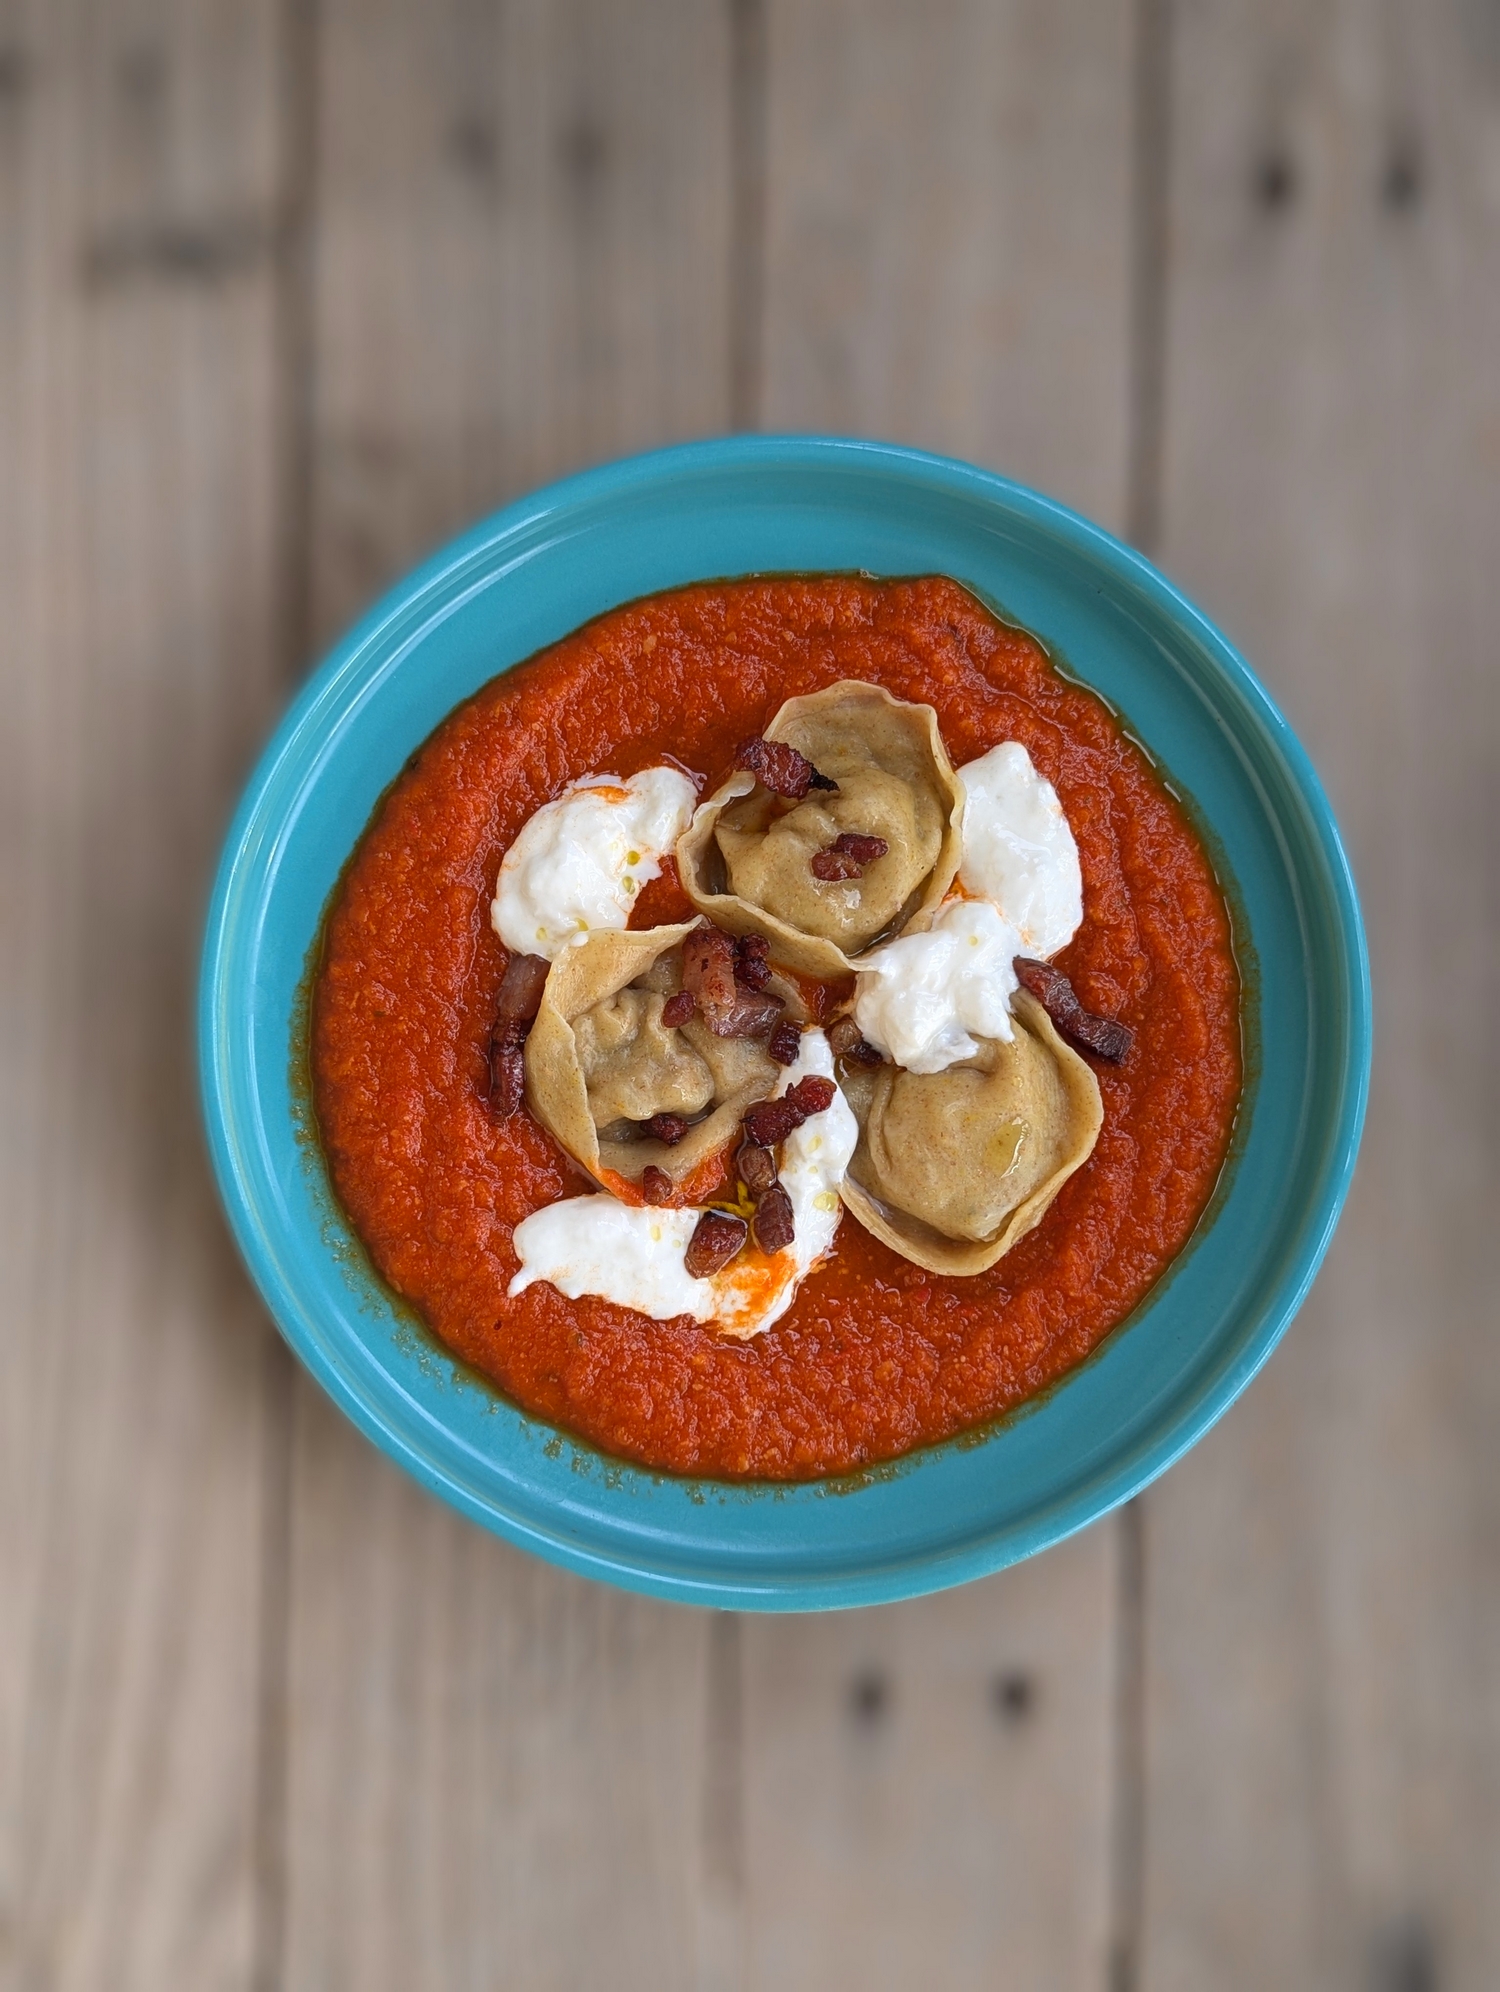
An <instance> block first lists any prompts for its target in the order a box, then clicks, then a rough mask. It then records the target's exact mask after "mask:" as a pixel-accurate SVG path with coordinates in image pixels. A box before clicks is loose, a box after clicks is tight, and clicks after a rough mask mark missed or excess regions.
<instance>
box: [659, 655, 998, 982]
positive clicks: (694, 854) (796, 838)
mask: <svg viewBox="0 0 1500 1992" xmlns="http://www.w3.org/2000/svg"><path fill="white" fill-rule="evenodd" d="M765 738H766V739H767V740H768V741H775V742H778V743H784V744H785V745H788V746H791V747H795V748H796V749H797V750H798V752H799V753H800V754H803V755H805V756H806V758H807V759H808V760H809V761H811V762H812V763H813V765H814V766H815V767H816V769H817V770H818V772H819V773H820V774H821V775H824V776H827V777H829V778H831V780H832V781H833V782H836V783H837V789H836V791H833V790H829V789H822V788H816V787H815V788H812V789H810V790H809V791H808V793H807V794H806V796H805V797H803V798H802V799H801V800H798V801H795V802H788V801H787V800H785V799H784V798H783V797H781V796H779V795H776V794H773V793H772V792H771V791H770V790H769V789H767V788H766V787H764V786H763V785H761V784H759V783H757V781H756V779H755V777H754V776H753V775H750V774H746V773H742V774H738V775H735V776H734V777H733V778H732V779H731V780H730V781H728V782H726V783H725V785H724V786H723V787H722V788H721V789H720V790H719V791H718V792H717V793H716V794H715V795H713V796H712V797H710V799H709V800H708V801H707V802H706V803H705V804H704V805H703V807H702V808H701V809H699V811H698V812H697V815H696V816H695V817H694V819H693V822H692V824H691V825H690V827H689V828H688V830H687V831H686V832H685V833H684V835H683V836H682V838H681V839H680V840H679V842H678V845H677V866H678V872H679V874H680V876H681V879H682V883H683V887H684V889H685V890H686V892H687V894H688V897H689V898H690V899H691V900H692V902H693V904H694V905H695V906H696V907H697V908H698V909H699V911H700V912H703V913H706V914H707V915H708V916H709V918H710V919H711V920H713V921H714V923H715V924H716V925H717V926H720V927H722V928H724V929H725V930H726V931H728V932H730V933H735V934H747V933H757V934H762V935H764V936H765V938H766V939H767V940H768V941H769V942H770V944H771V950H772V954H773V955H774V957H775V958H776V959H777V960H778V961H781V962H784V963H786V964H787V966H789V967H791V968H794V969H797V970H800V971H801V972H802V973H803V974H807V975H815V976H822V977H828V978H831V977H837V976H843V975H847V974H849V973H850V971H851V969H852V968H853V967H854V965H855V963H856V962H857V959H858V957H859V956H860V955H861V954H863V953H864V952H865V951H866V950H868V949H869V948H871V947H873V946H874V945H875V944H876V943H877V942H878V941H883V940H888V939H890V938H891V937H892V936H893V935H895V934H898V933H900V932H901V931H902V929H903V928H904V927H905V926H906V925H908V923H909V922H910V921H911V920H912V919H913V918H914V917H915V916H916V915H917V914H918V913H920V912H924V911H926V910H929V909H931V908H934V907H936V906H937V905H938V904H939V903H940V902H941V900H942V898H943V895H944V894H945V893H946V892H947V890H948V888H949V886H950V885H951V884H952V883H953V879H954V876H955V874H956V873H957V870H958V864H959V858H960V855H961V840H962V814H963V791H962V789H961V787H960V785H959V782H958V779H957V777H956V776H955V774H954V772H953V768H952V764H951V763H950V762H949V759H948V755H947V751H946V749H945V748H944V746H943V742H942V738H941V736H940V734H939V732H938V725H937V715H936V714H935V713H934V712H933V710H932V708H931V706H925V705H911V704H907V703H905V702H903V701H902V700H899V699H894V698H892V697H891V695H890V693H889V692H887V691H884V690H883V689H882V688H881V687H879V686H877V685H867V684H861V683H859V682H858V681H857V680H852V679H847V680H844V681H842V682H840V683H839V684H836V685H830V686H829V687H828V688H827V689H826V690H825V691H821V692H815V693H813V694H812V695H811V696H810V697H807V698H797V699H789V700H788V701H787V702H786V704H785V705H783V706H782V708H781V710H780V711H779V712H778V713H777V714H776V717H775V718H774V719H773V720H772V722H771V724H770V725H769V726H768V727H767V728H766V732H765ZM840 837H845V838H846V841H847V840H848V839H849V838H851V837H852V838H853V839H854V840H855V841H856V842H858V841H859V840H862V839H876V840H879V841H880V842H881V843H883V844H884V845H885V846H886V850H885V852H884V854H883V855H881V856H878V857H876V858H874V859H873V860H872V861H869V862H867V863H865V864H864V865H863V866H862V868H861V869H860V871H859V873H858V875H857V876H851V877H848V878H844V879H825V878H821V877H819V876H818V875H816V873H815V871H814V869H813V860H814V858H815V857H817V856H818V854H819V853H821V852H826V851H829V850H830V849H831V848H832V847H833V846H834V845H835V843H836V841H837V840H838V839H839V838H840Z"/></svg>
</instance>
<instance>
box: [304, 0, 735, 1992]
mask: <svg viewBox="0 0 1500 1992" xmlns="http://www.w3.org/2000/svg"><path fill="white" fill-rule="evenodd" d="M320 72H321V76H322V91H321V99H320V119H321V126H322V139H321V148H320V162H319V174H320V185H321V194H320V200H319V204H318V211H317V235H318V240H319V243H320V262H319V268H318V288H317V314H316V370H317V380H318V392H317V408H316V432H315V433H316V449H315V458H314V469H315V480H316V482H315V494H316V495H315V516H316V522H317V533H316V573H315V600H316V620H317V624H318V627H319V628H320V630H323V631H328V630H331V629H332V627H334V626H335V625H336V624H338V623H339V622H341V621H342V620H343V619H344V618H345V617H346V616H347V615H348V614H349V613H350V612H351V611H352V610H353V609H354V608H355V607H356V606H358V605H359V604H360V603H361V602H362V601H363V600H364V599H365V598H366V597H367V596H368V595H369V593H370V592H371V591H372V590H373V589H374V588H376V587H377V586H379V585H380V584H382V583H383V582H385V581H386V580H388V579H390V578H392V577H393V575H394V574H395V572H396V571H397V570H398V569H399V568H401V567H402V566H404V565H405V564H406V563H407V562H408V561H409V560H410V559H411V558H413V557H414V556H415V555H416V554H418V553H419V552H421V551H422V550H423V549H424V548H426V547H427V546H429V545H430V544H431V543H433V542H434V541H436V540H437V539H438V538H440V537H441V536H442V535H443V534H444V533H446V532H448V531H449V530H451V529H452V528H454V527H456V526H458V525H460V524H462V523H465V522H467V521H468V520H469V519H471V518H472V517H474V516H475V515H476V514H478V513H480V512H482V511H483V510H484V509H485V508H486V507H488V506H490V505H492V504H494V503H496V502H498V501H500V500H501V499H503V498H505V497H506V496H508V495H511V494H513V493H515V492H516V491H518V490H521V489H524V488H525V487H527V486H529V485H532V484H534V483H536V482H538V481H540V480H542V479H545V478H546V477H549V476H552V475H554V474H557V473H559V472H562V471H564V470H567V469H570V468H573V467H574V466H576V465H578V464H580V463H582V462H585V461H589V460H593V459H597V458H600V457H607V456H610V455H613V454H617V453H620V452H623V451H627V450H630V449H635V448H641V447H645V446H647V445H649V444H652V443H657V442H664V441H667V440H670V439H671V438H673V437H676V436H681V435H684V434H688V433H693V432H698V431H701V430H703V429H720V428H723V427H726V426H727V424H728V421H729V415H730V378H731V340H730V335H729V295H730V249H729V236H730V229H729V215H730V210H731V205H732V199H731V187H730V156H731V129H730V126H731V120H730V116H729V107H730V96H731V92H730V32H729V21H728V15H727V10H719V9H710V8H705V7H702V6H699V5H698V4H696V0H650V4H642V5H637V6H634V7H631V8H628V9H626V8H619V7H613V6H609V5H607V4H601V3H600V0H568V4H553V5H548V4H540V0H532V4H523V5H518V6H514V7H507V8H503V9H502V8H499V7H494V6H488V5H472V4H466V0H443V4H441V5H433V6H429V7H426V8H423V9H414V8H411V7H409V6H406V5H404V4H394V3H393V4H383V5H382V4H373V3H372V0H331V4H329V5H327V6H326V7H325V9H324V32H323V37H322V46H321V60H320ZM294 1459H295V1475H294V1482H293V1492H294V1506H293V1543H294V1558H293V1565H292V1574H291V1623H292V1644H291V1656H290V1681H289V1696H288V1705H289V1717H290V1729H289V1758H288V1766H287V1774H288V1793H289V1808H290V1809H289V1818H290V1840H289V1846H288V1854H287V1862H286V1869H287V1873H288V1876H289V1884H290V1894H289V1898H288V1903H287V1925H286V1953H285V1980H284V1982H285V1984H286V1985H287V1986H288V1987H291V1988H299V1987H308V1988H313V1987H316V1988H318V1992H329V1988H338V1987H351V1988H355V1987H357V1988H359V1992H378V1988H381V1987H387V1986H388V1987H392V1988H401V1992H405V1988H407V1987H410V1986H412V1985H415V1984H432V1985H445V1986H447V1985H453V1986H475V1987H477V1986H481V1985H484V1986H490V1985H494V1984H497V1983H507V1984H509V1983H515V1984H524V1985H526V1986H528V1987H529V1986H547V1987H550V1986H556V1987H559V1988H562V1987H572V1986H575V1985H580V1984H585V1983H588V1982H591V1981H596V1980H597V1981H599V1982H607V1983H609V1984H611V1985H619V1986H622V1987H630V1986H637V1985H639V1986H643V1987H644V1986H650V1987H651V1988H652V1992H658V1989H659V1988H662V1987H667V1988H670V1987H673V1986H685V1985H688V1984H690V1983H694V1982H696V1981H697V1978H698V1975H699V1967H698V1960H699V1958H700V1956H702V1955H706V1954H707V1953H708V1952H709V1951H711V1950H712V1949H713V1947H714V1945H715V1943H716V1942H718V1939H717V1937H716V1935H715V1932H714V1930H713V1928H711V1927H710V1926H709V1923H710V1922H711V1920H712V1919H711V1918H710V1919H709V1921H708V1922H705V1920H704V1917H703V1915H702V1905H703V1904H704V1903H705V1902H711V1901H712V1900H713V1899H714V1893H715V1889H716V1888H717V1887H718V1883H717V1882H715V1881H713V1880H710V1881H708V1882H705V1880H704V1863H705V1861H707V1862H708V1863H709V1864H710V1865H711V1866H712V1865H713V1864H714V1863H715V1861H716V1859H717V1856H716V1855H715V1854H714V1852H713V1845H716V1844H717V1842H714V1843H713V1844H712V1845H710V1846H709V1847H708V1850H707V1851H705V1846H706V1843H705V1836H704V1833H703V1831H702V1821H703V1817H704V1811H705V1808H706V1807H712V1806H718V1805H719V1801H718V1799H717V1798H716V1797H714V1796H713V1795H712V1794H711V1793H710V1790H709V1786H710V1783H711V1779H710V1776H709V1741H708V1735H709V1727H710V1724H715V1723H716V1724H720V1725H721V1726H722V1716H721V1714H720V1713H719V1712H718V1705H717V1702H716V1701H715V1700H714V1698H713V1696H712V1695H711V1694H710V1673H711V1669H710V1651H711V1636H710V1626H711V1623H712V1622H711V1620H710V1619H709V1617H708V1616H707V1615H706V1614H702V1613H695V1612H686V1611H680V1610H674V1609H672V1608H670V1607H667V1606H662V1605H656V1604H652V1603H649V1602H647V1601H645V1600H641V1599H635V1598H630V1597H626V1596H624V1595H622V1594H616V1593H614V1592H612V1591H609V1590H606V1589H603V1588H601V1587H598V1586H595V1585H590V1584H587V1583H585V1582H582V1581H581V1580H578V1579H574V1578H569V1577H565V1576H563V1575H561V1574H559V1573H557V1572H554V1571H551V1570H549V1569H547V1568H545V1567H544V1566H542V1565H540V1564H537V1563H534V1562H532V1561H531V1560H529V1559H528V1558H525V1557H523V1556H520V1555H518V1554H516V1553H514V1552H512V1551H510V1550H508V1549H506V1548H505V1547H504V1546H503V1545H501V1544H499V1543H497V1542H494V1541H492V1540H490V1539H489V1538H487V1537H485V1536H483V1535H481V1534H480V1533H479V1532H477V1531H476V1530H474V1529H472V1528H471V1527H469V1526H468V1525H467V1524H465V1523H463V1522H461V1521H459V1520H458V1519H457V1518H456V1517H455V1516H454V1515H452V1514H450V1513H449V1512H448V1511H447V1510H446V1509H443V1508H441V1507H439V1506H437V1505H436V1504H434V1503H433V1502H431V1501H429V1500H428V1499H427V1498H426V1497H425V1496H423V1495H421V1494H420V1493H418V1492H417V1491H416V1489H415V1488H414V1487H413V1486H412V1485H411V1484H410V1483H409V1482H407V1481H406V1480H405V1479H404V1478H403V1477H401V1476H400V1475H398V1474H397V1473H396V1472H395V1470H394V1469H392V1468H390V1467H388V1466H387V1465H386V1464H385V1463H384V1462H383V1461H382V1460H381V1459H380V1458H379V1457H378V1456H377V1455H376V1454H375V1453H374V1452H373V1451H372V1450H371V1449H370V1448H368V1447H367V1446H366V1445H365V1444H364V1443H363V1442H362V1441H361V1440H359V1439H358V1438H356V1437H355V1436H354V1434H353V1433H352V1432H351V1431H350V1430H349V1429H348V1428H347V1427H346V1426H344V1425H343V1423H342V1421H340V1420H339V1419H338V1418H337V1417H336V1416H335V1415H334V1414H333V1413H331V1412H330V1411H329V1410H328V1409H327V1407H326V1406H325V1405H324V1404H323V1403H322V1401H321V1399H320V1398H319V1397H318V1396H317V1393H316V1391H315V1390H314V1389H313V1387H312V1386H310V1385H307V1384H305V1383H304V1384H302V1385H301V1386H300V1389H299V1398H298V1416H297V1421H296V1438H295V1451H294ZM720 1865H721V1864H720ZM714 1872H715V1874H717V1873H718V1867H717V1866H716V1867H715V1868H714Z"/></svg>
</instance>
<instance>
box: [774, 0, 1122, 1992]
mask: <svg viewBox="0 0 1500 1992" xmlns="http://www.w3.org/2000/svg"><path fill="white" fill-rule="evenodd" d="M1130 30H1131V22H1130V13H1129V9H1128V8H1127V7H1126V6H1124V5H1107V6H1102V7H1101V6H1098V5H1081V4H1067V5H1060V6H1059V5H1042V4H1013V5H1004V6H993V5H981V4H966V0H945V4H942V5H932V6H927V7H923V8H921V9H914V8H905V7H901V6H899V5H888V4H883V0H840V4H825V0H773V4H772V6H771V8H770V11H769V22H768V36H767V44H768V76H767V89H766V101H767V109H768V128H767V137H766V144H765V160H766V193H765V200H766V211H767V246H766V279H765V281H766V299H767V302H766V315H765V324H764V331H763V343H764V353H763V375H764V380H765V405H764V408H763V411H762V416H763V421H764V424H765V426H766V427H768V428H771V429H788V428H800V427H810V428H816V429H824V430H836V431H846V432H853V433H860V434H876V435H883V436H889V437H895V438H897V439H900V440H904V441H910V442H914V443H918V444H921V445H924V446H926V447H929V448H935V449H939V450H949V451H953V452H955V453H956V454H959V455H961V456H966V457H969V458H973V459H977V460H979V461H981V462H985V463H990V464H993V465H995V466H996V467H997V468H1000V469H1003V470H1006V471H1008V472H1010V473H1012V474H1014V475H1016V476H1019V477H1022V478H1025V479H1028V480H1030V481H1032V482H1035V483H1037V484H1040V485H1042V486H1043V487H1044V488H1046V489H1048V490H1051V491H1054V492H1056V493H1058V494H1059V495H1061V496H1063V497H1065V498H1067V499H1069V500H1071V501H1072V502H1074V503H1077V504H1080V505H1082V506H1084V507H1086V508H1087V509H1089V510H1091V511H1092V512H1094V513H1095V514H1096V515H1098V516H1100V517H1101V518H1103V519H1104V520H1105V521H1106V522H1108V523H1112V524H1114V525H1116V526H1119V525H1120V524H1121V523H1122V521H1123V517H1124V512H1125V499H1126V485H1127V480H1128V466H1127V445H1128V434H1129V421H1128V415H1129V409H1128V388H1129V381H1130V374H1131V355H1130V351H1129V330H1130V322H1131V288H1130V286H1131V269H1130V253H1131V212H1132V211H1131V172H1130V160H1131V88H1132V47H1131V31H1130ZM1116 1562H1117V1559H1116V1525H1114V1524H1110V1525H1107V1526H1105V1527H1103V1528H1100V1529H1096V1530H1093V1531H1091V1532H1089V1533H1088V1534H1087V1535H1085V1536H1083V1537H1081V1538H1079V1539H1078V1540H1076V1541H1074V1542H1071V1543H1069V1544H1067V1545H1065V1546H1063V1547H1062V1548H1060V1549H1058V1550H1056V1551H1054V1552H1052V1553H1051V1554H1050V1555H1048V1556H1047V1557H1045V1558H1043V1559H1041V1560H1040V1561H1039V1562H1037V1563H1035V1564H1033V1565H1029V1566H1026V1567H1024V1568H1022V1569H1020V1570H1016V1571H1012V1572H1009V1573H1007V1574H1006V1575H1005V1576H1003V1577H1001V1578H998V1579H995V1580H992V1581H991V1582H988V1583H985V1584H978V1585H974V1586H971V1587H970V1588H969V1589H967V1590H965V1591H962V1592H958V1593H954V1594H952V1595H949V1596H946V1597H941V1598H936V1599H931V1600H927V1601H923V1602H919V1603H915V1604H912V1605H908V1606H902V1607H900V1608H899V1609H887V1610H884V1611H879V1612H862V1613H858V1614H854V1615H850V1616H839V1617H835V1618H830V1619H824V1620H813V1621H802V1622H786V1621H774V1622H754V1621H746V1623H745V1625H744V1630H743V1675H744V1691H743V1692H744V1742H743V1749H744V1758H743V1763H744V1769H743V1788H744V1824H743V1829H742V1830H743V1838H744V1851H743V1873H744V1906H743V1911H742V1914H743V1932H744V1935H743V1949H744V1957H745V1969H746V1972H747V1976H748V1982H749V1983H751V1984H753V1985H755V1986H767V1987H769V1986H775V1987H776V1988H778V1992H794V1988H797V1987H800V1986H804V1985H806V1986H815V1985H816V1986H822V1985H827V1984H830V1983H838V1984H843V1983H850V1984H854V1983H858V1984H861V1985H866V1986H870V1987H880V1986H892V1987H896V1986H903V1987H904V1986H909V1985H912V1984H918V1983H926V1982H931V1980H932V1977H933V1973H934V1970H935V1969H936V1970H938V1972H939V1975H940V1977H941V1980H942V1983H943V1984H944V1985H945V1986H954V1987H958V1986H967V1985H976V1986H977V1985H992V1984H995V1983H997V1982H1003V1983H1005V1984H1007V1985H1016V1986H1033V1985H1035V1986H1047V1987H1065V1986H1090V1987H1092V1986H1097V1985H1099V1984H1101V1983H1102V1982H1103V1977H1104V1972H1105V1960H1106V1951H1107V1948H1108V1944H1109V1939H1110V1872H1111V1862H1110V1845H1109V1842H1110V1831H1111V1823H1112V1807H1113V1802H1114V1793H1113V1762H1114V1739H1113V1727H1112V1718H1113V1710H1114V1674H1115V1666H1116V1646H1115V1635H1116V1613H1115V1599H1116V1587H1117V1569H1116ZM936 1960H941V1964H940V1966H938V1965H937V1964H936V1963H935V1961H936Z"/></svg>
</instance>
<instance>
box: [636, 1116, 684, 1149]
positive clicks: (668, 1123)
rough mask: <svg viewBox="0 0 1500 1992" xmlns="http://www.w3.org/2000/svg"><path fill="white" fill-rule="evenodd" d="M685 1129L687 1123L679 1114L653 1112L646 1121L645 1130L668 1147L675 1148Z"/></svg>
mask: <svg viewBox="0 0 1500 1992" xmlns="http://www.w3.org/2000/svg"><path fill="white" fill-rule="evenodd" d="M687 1131H688V1123H687V1122H686V1121H685V1120H684V1119H683V1118H682V1115H681V1114H653V1115H652V1116H651V1118H650V1120H648V1121H647V1123H646V1132H647V1133H648V1134H650V1135H652V1136H653V1137H654V1138H655V1139H656V1140H657V1141H661V1142H665V1144H666V1145H667V1147H668V1148H675V1147H676V1146H677V1144H678V1142H679V1141H681V1139H682V1137H683V1136H684V1135H685V1134H686V1133H687Z"/></svg>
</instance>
